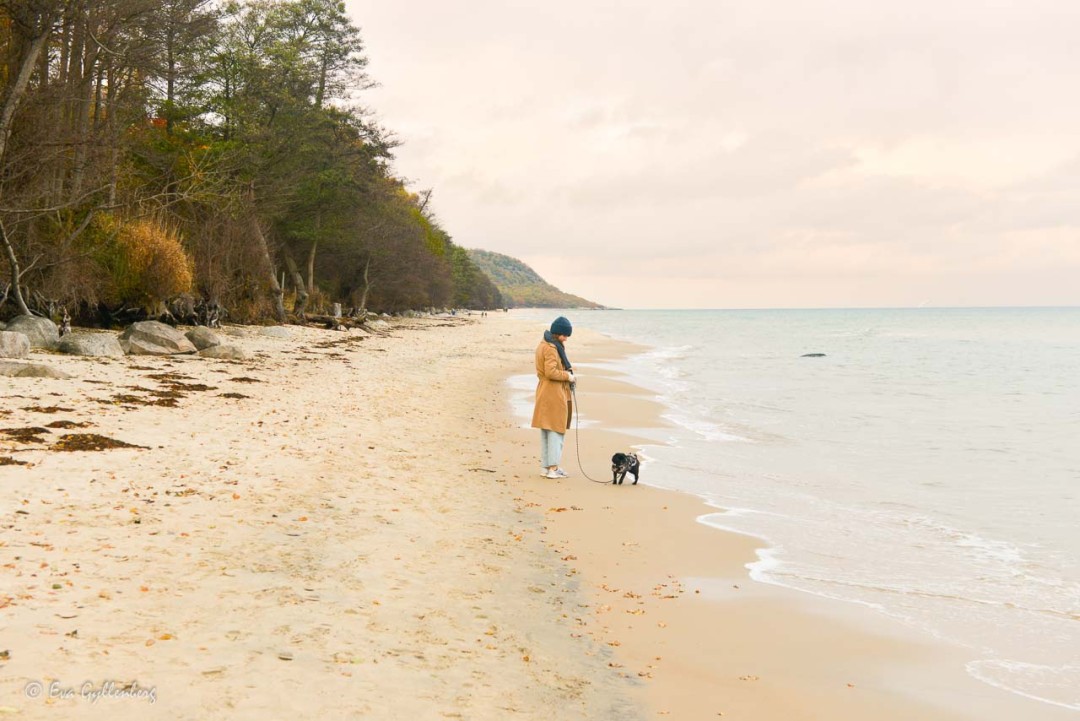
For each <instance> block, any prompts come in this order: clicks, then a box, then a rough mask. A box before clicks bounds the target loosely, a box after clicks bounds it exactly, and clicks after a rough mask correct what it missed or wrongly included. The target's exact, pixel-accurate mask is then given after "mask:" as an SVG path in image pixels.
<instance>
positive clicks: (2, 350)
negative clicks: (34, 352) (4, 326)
mask: <svg viewBox="0 0 1080 721" xmlns="http://www.w3.org/2000/svg"><path fill="white" fill-rule="evenodd" d="M29 353H30V339H29V338H27V337H26V336H25V335H23V334H22V333H13V332H11V331H6V330H0V358H25V357H26V356H27V354H29Z"/></svg>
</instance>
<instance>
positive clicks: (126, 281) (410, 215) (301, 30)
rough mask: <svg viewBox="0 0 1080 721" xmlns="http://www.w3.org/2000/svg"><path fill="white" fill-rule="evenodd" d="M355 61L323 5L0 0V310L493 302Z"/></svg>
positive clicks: (357, 53)
mask: <svg viewBox="0 0 1080 721" xmlns="http://www.w3.org/2000/svg"><path fill="white" fill-rule="evenodd" d="M366 64H367V59H366V56H365V54H364V46H363V42H362V39H361V35H360V31H359V29H358V28H357V27H356V26H355V25H354V24H353V23H352V22H351V21H350V20H349V18H348V17H347V16H346V14H345V7H344V3H342V2H339V1H337V0H243V1H240V2H216V1H214V0H0V83H2V96H0V98H2V99H0V242H2V248H0V251H2V254H3V255H2V257H3V259H4V261H3V265H0V268H3V271H2V276H3V281H0V315H3V316H10V315H16V314H19V313H26V312H28V311H30V310H33V311H35V312H37V313H39V314H52V315H56V314H59V313H62V312H63V311H67V312H70V314H71V315H72V316H73V317H75V318H82V319H83V320H84V321H104V322H110V321H111V322H117V321H120V320H126V319H128V318H130V317H133V316H142V317H147V316H150V317H152V316H156V315H159V314H160V313H162V312H163V311H164V310H165V309H166V308H168V307H171V304H176V303H177V301H178V299H182V300H183V301H184V302H186V303H187V304H188V305H189V306H190V304H191V303H192V302H195V303H205V304H211V305H213V306H215V307H222V308H224V309H226V310H227V312H228V317H229V319H230V320H235V321H257V320H262V319H269V318H273V319H276V320H278V321H285V320H286V319H287V318H288V317H289V316H290V315H292V316H301V317H302V316H303V315H304V314H305V313H311V312H320V311H322V310H324V309H325V308H326V307H328V305H329V304H330V303H332V302H340V303H342V304H343V305H344V306H345V307H346V308H350V307H351V308H357V309H369V310H373V311H387V312H394V311H401V310H405V309H419V308H429V307H449V306H457V307H470V308H493V307H498V306H500V305H501V304H502V301H501V298H500V295H499V292H498V290H497V289H496V288H495V286H494V285H493V284H492V282H491V281H490V280H489V279H488V278H487V277H486V276H485V275H484V274H483V273H481V272H480V271H479V270H478V269H477V268H476V266H475V265H474V264H473V263H472V261H471V260H470V259H469V257H468V254H467V253H466V252H465V250H464V249H463V248H461V247H459V246H457V245H455V244H454V243H453V241H452V239H451V237H450V235H449V234H448V233H447V232H446V230H444V229H443V228H442V227H441V226H440V225H439V223H438V222H437V220H436V218H435V217H434V216H433V214H432V212H431V210H430V208H429V204H428V201H429V199H430V191H428V192H423V193H412V192H409V190H407V189H406V187H405V184H404V183H403V181H402V180H400V179H398V178H396V177H395V176H394V175H393V172H392V169H391V165H390V162H391V158H392V155H391V153H392V150H393V148H394V146H395V141H394V139H393V136H392V135H391V134H390V133H389V132H388V131H387V130H385V129H384V128H382V127H380V126H379V125H378V124H377V123H375V122H374V121H373V120H372V118H371V116H370V114H369V113H368V112H367V111H366V110H365V109H364V108H363V107H362V106H360V105H359V104H358V98H359V97H360V95H361V93H362V91H363V90H364V89H367V88H369V87H371V85H372V81H371V79H370V78H369V77H368V75H367V72H366ZM4 266H6V267H4Z"/></svg>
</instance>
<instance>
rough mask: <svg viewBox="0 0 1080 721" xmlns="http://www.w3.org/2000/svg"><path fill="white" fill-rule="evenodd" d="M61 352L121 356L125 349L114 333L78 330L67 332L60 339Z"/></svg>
mask: <svg viewBox="0 0 1080 721" xmlns="http://www.w3.org/2000/svg"><path fill="white" fill-rule="evenodd" d="M60 352H61V353H70V354H71V355H85V356H97V357H104V358H120V357H122V356H123V355H124V349H123V348H121V347H120V341H119V340H117V338H116V336H115V335H113V334H112V333H88V332H85V331H76V332H74V333H67V334H65V335H64V337H63V338H61V339H60Z"/></svg>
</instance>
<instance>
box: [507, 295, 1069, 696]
mask: <svg viewBox="0 0 1080 721" xmlns="http://www.w3.org/2000/svg"><path fill="white" fill-rule="evenodd" d="M513 312H514V313H515V314H517V315H518V316H519V317H522V318H527V319H530V320H535V321H536V322H537V323H538V325H544V326H546V324H547V323H550V321H551V319H553V318H555V317H556V316H557V315H560V314H561V315H566V316H567V317H569V318H570V319H571V320H572V321H573V323H574V326H575V328H588V329H590V330H592V331H597V332H599V333H602V334H604V335H607V336H609V337H612V338H615V339H620V340H626V341H632V342H634V343H637V344H640V345H641V346H643V347H644V348H646V350H644V351H643V352H640V353H637V354H635V355H632V356H631V357H628V358H626V359H624V360H621V361H618V362H616V363H610V364H605V368H607V369H609V370H612V371H615V372H618V373H620V374H622V375H624V376H625V377H626V379H627V380H629V381H630V382H632V383H635V384H637V385H639V386H643V387H645V388H647V389H649V390H650V391H652V392H653V393H655V395H656V397H657V399H658V400H659V401H660V402H661V403H662V404H663V405H664V407H665V408H666V412H665V413H664V416H665V418H666V419H667V420H668V421H669V422H670V424H671V425H670V427H667V428H665V429H663V431H662V432H661V435H660V436H658V437H657V438H656V442H655V443H654V444H649V445H645V446H642V447H641V448H640V449H639V450H640V451H641V452H642V453H643V454H644V456H645V457H646V459H647V460H646V464H645V466H644V468H643V481H642V482H643V483H649V484H652V485H657V486H661V487H665V488H671V489H676V490H680V491H685V492H690V493H693V494H697V495H699V496H701V497H702V498H704V499H705V500H706V501H707V502H709V503H710V504H712V505H714V506H716V507H717V509H718V510H717V512H716V513H714V514H709V515H707V516H704V517H703V518H702V519H700V520H701V522H703V523H707V524H709V525H712V526H715V527H717V528H721V529H726V530H730V531H735V532H739V533H743V534H748V535H752V536H755V537H758V538H761V539H763V540H764V541H765V543H764V544H763V548H762V550H761V551H759V553H758V560H757V561H756V562H755V563H753V564H751V565H750V567H749V568H750V574H751V576H752V578H754V579H756V580H758V581H761V582H764V583H770V584H776V585H780V586H786V587H790V588H793V589H797V590H799V591H803V592H806V593H811V594H815V595H819V596H824V597H828V598H832V599H838V600H841V601H845V602H850V603H856V604H862V605H864V606H869V607H871V608H873V609H875V610H877V611H879V612H880V613H882V614H885V615H887V616H889V617H892V618H894V619H896V620H898V621H900V622H901V623H903V624H907V625H908V626H911V627H913V628H917V629H919V630H920V631H922V632H925V633H928V634H931V635H933V636H934V637H936V638H939V639H941V640H944V641H947V642H950V643H952V644H955V645H957V646H959V647H961V648H963V649H965V650H966V652H967V655H968V656H969V657H970V660H969V661H968V662H967V668H966V670H967V672H968V673H969V674H970V675H971V676H973V677H975V678H976V679H979V680H980V681H983V682H985V683H987V684H991V685H993V686H996V687H999V688H1002V689H1005V690H1008V691H1011V692H1013V693H1017V694H1021V695H1023V696H1026V697H1029V698H1032V699H1036V700H1039V701H1042V702H1044V703H1047V704H1053V705H1057V706H1061V707H1065V708H1068V709H1073V710H1077V711H1080V308H955V309H949V308H911V309H828V310H604V311H584V310H565V311H558V310H556V311H552V310H517V311H513ZM568 351H569V354H570V358H571V360H573V342H572V340H571V343H569V344H568ZM579 370H580V371H582V374H581V375H582V378H581V381H580V383H579V388H578V398H579V404H580V410H581V413H582V414H583V418H585V417H587V416H588V375H587V374H588V370H587V369H586V368H585V367H580V368H579ZM512 382H513V383H517V384H518V386H519V387H520V388H522V389H531V387H532V386H531V385H530V384H534V383H535V380H534V377H533V376H531V375H530V376H524V377H521V378H518V379H516V380H512ZM594 420H595V419H594ZM603 420H604V421H605V422H606V421H608V420H609V419H603ZM613 425H615V426H617V421H614V422H613Z"/></svg>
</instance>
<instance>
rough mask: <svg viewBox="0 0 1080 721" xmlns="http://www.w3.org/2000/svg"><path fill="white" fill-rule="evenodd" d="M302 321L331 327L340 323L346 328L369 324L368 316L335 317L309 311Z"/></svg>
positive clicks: (361, 326) (362, 326)
mask: <svg viewBox="0 0 1080 721" xmlns="http://www.w3.org/2000/svg"><path fill="white" fill-rule="evenodd" d="M298 320H299V319H298ZM301 322H302V323H309V324H311V325H320V326H323V327H330V328H336V327H338V326H339V325H341V326H345V327H346V328H364V327H365V326H366V324H367V318H349V317H347V316H342V317H338V318H335V317H334V316H332V315H315V314H314V313H307V314H305V315H304V318H303V320H302V321H301Z"/></svg>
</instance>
